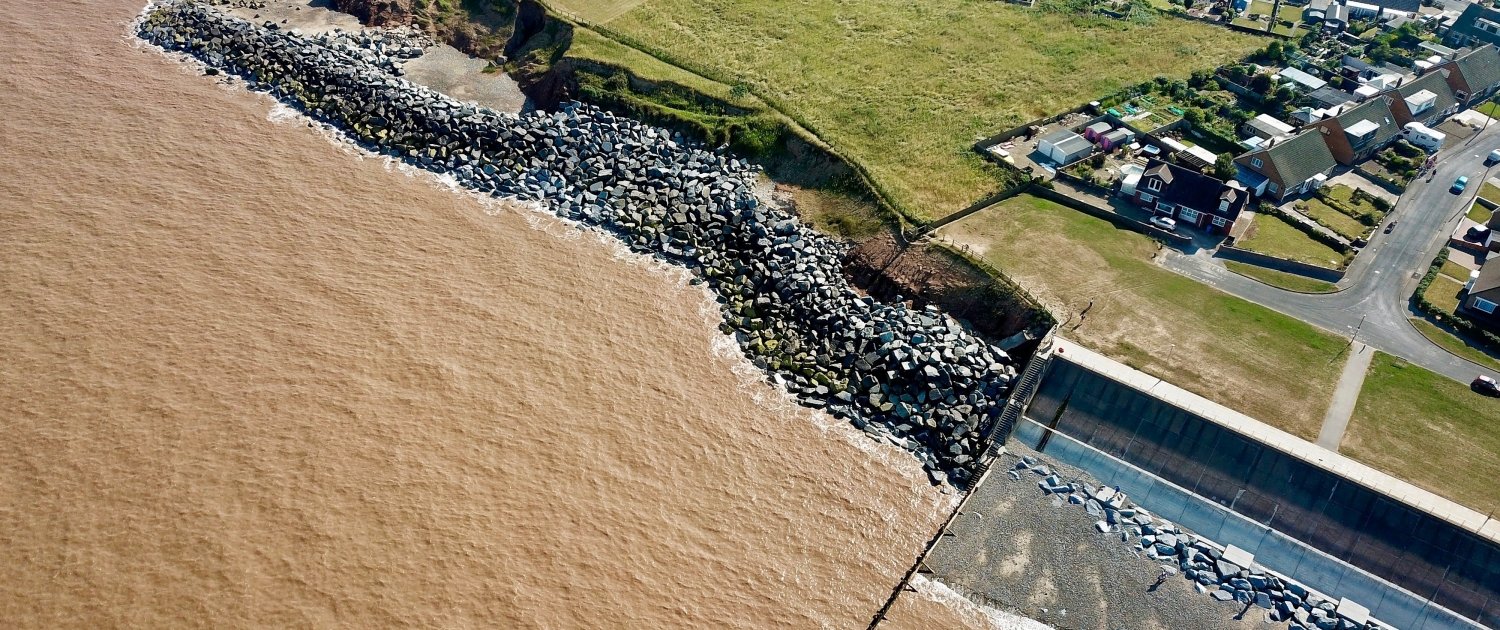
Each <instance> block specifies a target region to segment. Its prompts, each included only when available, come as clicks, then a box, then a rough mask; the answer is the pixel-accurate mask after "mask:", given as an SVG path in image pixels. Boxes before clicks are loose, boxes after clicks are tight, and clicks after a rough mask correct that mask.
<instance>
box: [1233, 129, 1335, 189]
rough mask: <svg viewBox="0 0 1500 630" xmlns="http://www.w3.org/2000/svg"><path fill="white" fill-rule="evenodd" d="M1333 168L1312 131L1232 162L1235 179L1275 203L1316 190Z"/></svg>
mask: <svg viewBox="0 0 1500 630" xmlns="http://www.w3.org/2000/svg"><path fill="white" fill-rule="evenodd" d="M1337 165H1338V162H1336V161H1334V159H1333V153H1332V152H1330V151H1329V150H1328V144H1327V143H1326V142H1324V141H1323V136H1322V133H1320V131H1319V130H1318V129H1315V128H1314V129H1312V130H1311V131H1304V132H1302V133H1299V134H1297V135H1295V136H1292V137H1291V138H1287V139H1286V140H1280V141H1276V142H1272V143H1270V144H1269V145H1267V146H1264V147H1261V148H1259V149H1256V150H1254V151H1250V152H1248V153H1246V154H1244V155H1241V156H1239V157H1237V158H1235V159H1234V166H1235V179H1236V180H1239V182H1240V183H1242V184H1244V185H1245V186H1246V187H1247V188H1248V189H1249V190H1250V191H1251V192H1253V193H1255V194H1256V195H1264V196H1268V197H1271V198H1274V199H1277V200H1281V199H1285V198H1287V197H1292V196H1296V195H1300V194H1302V193H1304V192H1307V191H1309V190H1312V189H1314V188H1317V187H1318V186H1320V185H1322V183H1323V182H1324V181H1327V180H1328V176H1329V175H1330V174H1332V173H1333V169H1334V167H1335V166H1337Z"/></svg>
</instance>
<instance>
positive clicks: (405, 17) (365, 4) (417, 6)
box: [330, 0, 517, 59]
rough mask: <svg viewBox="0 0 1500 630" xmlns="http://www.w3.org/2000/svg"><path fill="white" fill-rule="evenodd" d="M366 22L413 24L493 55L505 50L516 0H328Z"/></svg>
mask: <svg viewBox="0 0 1500 630" xmlns="http://www.w3.org/2000/svg"><path fill="white" fill-rule="evenodd" d="M330 1H331V4H332V6H333V8H334V9H336V10H339V11H343V12H345V13H348V14H350V15H353V16H354V17H357V18H359V21H360V22H362V23H364V24H365V25H367V26H404V25H413V26H416V27H418V28H421V29H422V30H424V31H426V32H427V33H428V34H430V35H432V36H433V37H434V38H436V39H438V40H439V41H442V42H445V43H447V44H449V45H451V46H453V47H454V48H457V49H459V50H462V51H464V52H466V53H468V54H470V55H474V56H476V57H481V58H484V59H497V58H498V57H500V56H501V55H502V54H504V53H505V50H506V45H507V43H508V42H509V41H510V35H511V32H512V30H513V27H514V25H515V20H516V5H517V0H470V1H467V2H442V3H439V2H437V1H436V0H330Z"/></svg>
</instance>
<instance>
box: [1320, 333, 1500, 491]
mask: <svg viewBox="0 0 1500 630" xmlns="http://www.w3.org/2000/svg"><path fill="white" fill-rule="evenodd" d="M1496 427H1500V400H1496V399H1493V398H1485V397H1483V396H1480V395H1479V394H1476V393H1474V392H1471V391H1469V387H1468V385H1467V384H1466V383H1459V382H1457V381H1453V380H1451V379H1448V378H1445V377H1443V376H1441V375H1438V374H1434V373H1432V372H1429V371H1427V370H1424V369H1422V368H1419V367H1416V366H1414V365H1410V364H1407V363H1406V362H1404V361H1402V360H1400V359H1397V358H1395V357H1392V356H1390V355H1387V354H1385V353H1380V354H1377V355H1376V356H1375V360H1374V362H1373V363H1372V364H1371V365H1370V371H1369V373H1368V374H1367V375H1366V376H1365V385H1364V389H1363V390H1361V392H1360V395H1359V402H1358V403H1356V404H1355V407H1354V417H1353V419H1351V420H1350V422H1349V431H1348V433H1346V434H1345V435H1344V441H1343V444H1342V445H1340V447H1339V450H1340V451H1342V452H1343V453H1344V454H1346V455H1349V456H1350V457H1353V458H1355V459H1358V460H1360V461H1362V462H1364V463H1366V464H1369V465H1371V466H1374V467H1375V468H1379V469H1381V470H1384V471H1385V472H1388V473H1390V474H1392V475H1395V476H1397V477H1400V478H1402V479H1406V480H1408V481H1411V482H1412V483H1414V484H1416V485H1418V486H1421V487H1423V488H1426V489H1428V490H1430V491H1432V492H1434V493H1437V494H1440V495H1443V496H1446V497H1448V498H1450V499H1453V500H1454V501H1457V502H1459V503H1462V504H1464V505H1466V506H1468V507H1470V508H1473V509H1475V510H1477V511H1479V512H1480V513H1487V512H1490V511H1492V510H1500V484H1496V483H1495V480H1496V479H1500V431H1497V430H1495V428H1496Z"/></svg>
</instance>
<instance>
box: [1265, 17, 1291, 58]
mask: <svg viewBox="0 0 1500 630" xmlns="http://www.w3.org/2000/svg"><path fill="white" fill-rule="evenodd" d="M1276 6H1277V7H1280V6H1281V4H1280V3H1277V5H1276ZM1274 11H1275V9H1274V8H1273V9H1272V17H1271V23H1272V24H1275V23H1276V18H1275V13H1274ZM1265 55H1266V60H1267V61H1270V62H1271V63H1282V62H1285V61H1286V46H1285V45H1284V44H1282V43H1281V40H1279V39H1277V40H1272V41H1271V43H1270V44H1269V45H1267V46H1266V53H1265Z"/></svg>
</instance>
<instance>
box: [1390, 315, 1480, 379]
mask: <svg viewBox="0 0 1500 630" xmlns="http://www.w3.org/2000/svg"><path fill="white" fill-rule="evenodd" d="M1411 325H1412V326H1413V327H1415V328H1416V329H1417V331H1418V332H1420V333H1422V336H1423V337H1426V338H1427V339H1428V340H1429V341H1431V342H1432V343H1435V344H1437V345H1439V346H1442V347H1443V349H1444V350H1447V351H1449V352H1452V353H1453V354H1456V355H1458V356H1460V357H1463V358H1465V359H1468V360H1470V361H1473V362H1475V363H1478V364H1480V365H1483V366H1485V367H1488V368H1490V369H1491V370H1500V361H1497V360H1495V358H1494V357H1492V356H1490V355H1489V353H1487V352H1485V351H1484V350H1482V349H1480V348H1479V347H1478V346H1472V345H1469V343H1468V342H1466V341H1464V340H1463V339H1459V338H1458V337H1456V336H1454V335H1453V334H1452V333H1449V332H1448V331H1446V330H1443V329H1441V328H1438V327H1437V326H1434V325H1433V324H1432V322H1429V321H1427V320H1425V319H1418V318H1415V317H1414V318H1412V320H1411Z"/></svg>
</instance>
